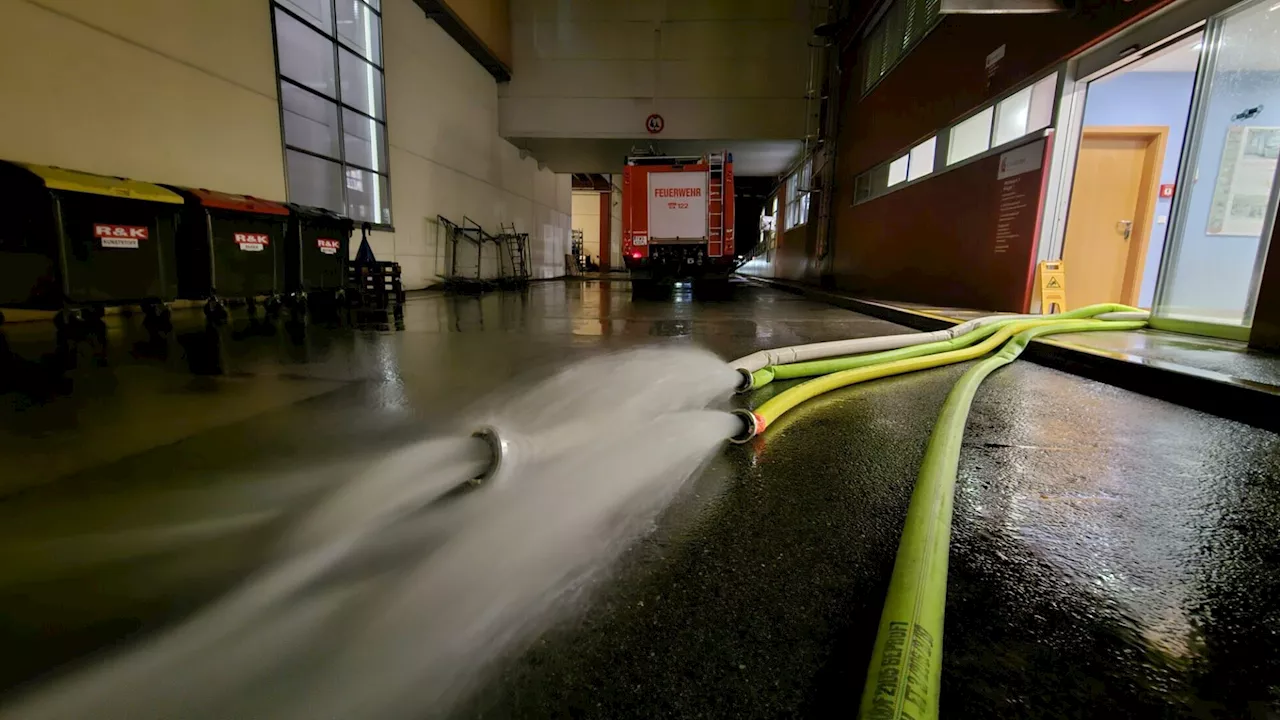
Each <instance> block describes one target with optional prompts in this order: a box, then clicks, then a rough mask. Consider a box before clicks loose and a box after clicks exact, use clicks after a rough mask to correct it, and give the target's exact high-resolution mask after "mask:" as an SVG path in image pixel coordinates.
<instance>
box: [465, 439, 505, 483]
mask: <svg viewBox="0 0 1280 720" xmlns="http://www.w3.org/2000/svg"><path fill="white" fill-rule="evenodd" d="M471 437H473V438H479V439H480V440H483V441H484V442H485V444H486V445H488V446H489V452H491V453H493V459H492V460H491V461H490V462H489V467H488V468H486V469H485V471H484V472H483V473H481V474H480V476H479V477H477V478H475V481H476V482H478V483H488V482H491V481H492V480H493V479H494V478H496V477H497V476H498V474H499V473H500V472H501V471H502V469H503V467H504V466H506V465H510V464H511V451H512V449H511V443H510V442H509V441H508V440H507V439H506V438H504V437H503V436H502V434H501V433H500V432H498V429H497V428H495V427H493V426H492V425H486V426H484V427H482V428H480V429H479V430H477V431H475V432H473V433H471Z"/></svg>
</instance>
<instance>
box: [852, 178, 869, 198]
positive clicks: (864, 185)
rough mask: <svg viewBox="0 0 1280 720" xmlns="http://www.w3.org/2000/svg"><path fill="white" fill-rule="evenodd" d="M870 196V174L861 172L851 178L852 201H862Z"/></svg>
mask: <svg viewBox="0 0 1280 720" xmlns="http://www.w3.org/2000/svg"><path fill="white" fill-rule="evenodd" d="M870 197H871V174H870V173H862V174H861V175H859V176H858V177H856V178H854V179H853V201H854V202H855V203H859V202H862V201H863V200H867V199H869V198H870Z"/></svg>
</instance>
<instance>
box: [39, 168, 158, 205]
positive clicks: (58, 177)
mask: <svg viewBox="0 0 1280 720" xmlns="http://www.w3.org/2000/svg"><path fill="white" fill-rule="evenodd" d="M15 164H17V165H20V166H22V167H24V168H26V169H27V170H28V171H29V172H31V173H33V174H35V175H36V176H37V177H39V178H40V179H41V180H42V181H43V182H44V186H45V187H47V188H49V189H50V190H68V191H70V192H79V193H90V194H93V195H106V196H108V197H119V198H129V199H131V200H150V201H152V202H162V203H175V204H180V203H181V202H182V198H181V197H180V196H179V195H178V194H177V193H173V192H169V191H168V190H165V189H164V188H162V187H160V186H159V185H152V184H151V183H145V182H142V181H140V180H129V179H127V178H120V177H111V176H109V175H94V174H93V173H87V172H80V171H79V170H67V169H65V168H60V167H53V166H51V165H34V164H31V163H15Z"/></svg>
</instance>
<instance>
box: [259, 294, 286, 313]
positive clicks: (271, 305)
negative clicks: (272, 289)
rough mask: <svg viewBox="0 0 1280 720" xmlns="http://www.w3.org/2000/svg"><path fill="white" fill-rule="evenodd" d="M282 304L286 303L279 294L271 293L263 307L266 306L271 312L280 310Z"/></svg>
mask: <svg viewBox="0 0 1280 720" xmlns="http://www.w3.org/2000/svg"><path fill="white" fill-rule="evenodd" d="M281 305H284V301H283V300H282V299H281V298H280V296H279V295H269V296H267V299H266V302H264V303H263V307H265V308H266V309H267V312H269V313H276V312H279V311H280V306H281Z"/></svg>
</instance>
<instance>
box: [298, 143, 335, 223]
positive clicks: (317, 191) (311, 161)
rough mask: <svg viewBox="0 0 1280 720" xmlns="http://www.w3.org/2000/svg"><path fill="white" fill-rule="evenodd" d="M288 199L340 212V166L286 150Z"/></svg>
mask: <svg viewBox="0 0 1280 720" xmlns="http://www.w3.org/2000/svg"><path fill="white" fill-rule="evenodd" d="M286 156H287V157H288V161H289V200H291V201H292V202H296V203H301V204H303V205H314V206H316V207H322V208H328V209H329V210H332V211H334V212H338V213H340V212H343V211H344V210H345V209H346V208H344V207H343V204H342V168H341V166H339V165H338V163H335V162H329V161H328V160H321V159H320V158H317V157H311V156H310V155H304V154H303V153H300V152H296V151H294V150H289V151H287V152H286Z"/></svg>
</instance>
